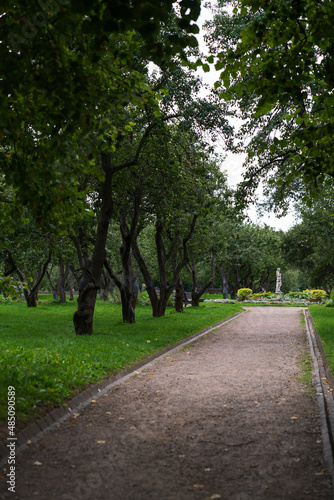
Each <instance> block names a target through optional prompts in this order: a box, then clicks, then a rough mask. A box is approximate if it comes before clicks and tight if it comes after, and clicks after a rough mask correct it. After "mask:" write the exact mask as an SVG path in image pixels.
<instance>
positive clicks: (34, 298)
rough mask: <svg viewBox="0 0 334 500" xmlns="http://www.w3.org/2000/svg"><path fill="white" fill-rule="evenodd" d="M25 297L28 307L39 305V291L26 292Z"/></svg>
mask: <svg viewBox="0 0 334 500" xmlns="http://www.w3.org/2000/svg"><path fill="white" fill-rule="evenodd" d="M25 299H26V301H27V306H28V307H37V303H38V291H35V292H31V293H27V294H25Z"/></svg>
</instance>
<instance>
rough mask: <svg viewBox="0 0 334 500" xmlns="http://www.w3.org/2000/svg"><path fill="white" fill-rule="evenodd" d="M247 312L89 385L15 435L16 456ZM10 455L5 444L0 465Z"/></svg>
mask: <svg viewBox="0 0 334 500" xmlns="http://www.w3.org/2000/svg"><path fill="white" fill-rule="evenodd" d="M245 312H246V310H244V311H241V312H239V313H236V314H234V315H233V316H230V317H229V318H226V319H224V320H222V321H220V322H219V323H216V324H215V325H213V326H209V327H208V328H205V329H204V330H201V331H200V332H197V333H194V334H193V335H190V336H189V337H186V338H185V339H181V340H179V341H178V342H176V344H173V345H171V346H167V347H165V348H163V349H161V350H159V351H157V352H155V353H153V354H151V355H150V356H148V357H146V358H144V359H142V360H141V361H139V362H138V363H135V364H134V365H131V366H130V367H128V368H125V369H124V370H122V371H121V372H119V373H118V374H116V375H114V376H113V377H110V378H108V379H104V380H102V381H101V382H98V383H97V384H94V385H92V386H90V387H89V388H87V389H86V390H84V391H83V392H81V393H79V394H78V395H77V396H75V397H74V398H73V399H71V400H70V401H68V403H67V407H66V408H65V407H63V406H61V407H59V408H56V409H55V410H53V411H51V412H50V413H48V414H47V415H46V416H45V417H43V418H42V419H39V420H37V421H36V422H33V423H32V424H30V425H29V426H28V427H26V428H25V429H23V430H22V431H21V432H20V433H19V434H18V435H17V436H16V448H15V453H16V455H17V454H18V453H19V452H20V451H21V450H24V449H25V448H27V447H28V446H29V445H30V444H31V443H32V442H34V441H36V440H37V439H39V438H40V437H42V436H43V435H44V434H45V433H46V432H48V431H49V430H51V429H53V428H55V427H58V426H59V425H60V424H61V423H62V422H63V421H64V420H66V419H67V418H69V417H71V416H73V415H74V414H75V413H77V412H78V411H80V410H82V409H83V408H85V407H86V406H88V405H89V404H90V403H91V401H92V400H93V399H98V398H100V397H101V396H103V395H104V394H106V393H107V392H108V391H109V390H110V389H112V388H113V387H115V386H117V385H120V384H122V383H123V382H126V380H128V379H129V378H130V377H132V376H133V375H134V374H135V372H137V373H138V372H141V371H143V370H144V369H146V368H147V367H149V366H150V365H151V364H154V363H156V362H157V361H158V360H160V359H162V358H164V357H165V356H166V354H169V353H172V352H174V351H176V350H178V349H181V348H182V347H184V346H186V345H188V344H191V343H192V342H195V341H196V340H197V339H199V338H201V337H203V336H204V335H206V334H207V333H210V332H212V331H213V330H216V329H217V328H220V327H221V326H222V325H224V324H225V323H228V322H229V321H233V320H234V319H236V318H237V317H238V316H240V315H241V314H244V313H245ZM27 441H29V444H27ZM8 455H9V453H8V448H7V446H6V444H4V443H2V444H0V466H2V465H5V464H6V461H7V458H8Z"/></svg>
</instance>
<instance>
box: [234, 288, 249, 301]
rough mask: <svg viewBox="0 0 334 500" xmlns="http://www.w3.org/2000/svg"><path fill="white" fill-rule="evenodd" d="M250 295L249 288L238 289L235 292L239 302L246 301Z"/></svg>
mask: <svg viewBox="0 0 334 500" xmlns="http://www.w3.org/2000/svg"><path fill="white" fill-rule="evenodd" d="M251 294H252V290H251V289H250V288H239V290H238V292H237V297H238V299H239V300H246V299H248V298H249V296H250V295H251Z"/></svg>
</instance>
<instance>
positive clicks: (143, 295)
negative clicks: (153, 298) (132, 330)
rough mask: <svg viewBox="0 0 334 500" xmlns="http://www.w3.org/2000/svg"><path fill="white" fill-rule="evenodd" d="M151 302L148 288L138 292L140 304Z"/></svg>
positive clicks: (147, 304)
mask: <svg viewBox="0 0 334 500" xmlns="http://www.w3.org/2000/svg"><path fill="white" fill-rule="evenodd" d="M150 303H151V302H150V297H149V295H148V292H147V291H146V290H143V291H142V292H139V293H138V304H140V305H141V306H149V305H150Z"/></svg>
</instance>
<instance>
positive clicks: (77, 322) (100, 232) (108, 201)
mask: <svg viewBox="0 0 334 500" xmlns="http://www.w3.org/2000/svg"><path fill="white" fill-rule="evenodd" d="M101 159H102V169H103V171H104V174H105V177H104V181H103V184H102V190H101V199H102V204H101V212H100V216H99V220H98V225H97V231H96V240H95V245H94V251H93V256H92V260H91V263H90V265H89V268H87V267H85V268H84V269H83V270H84V272H85V276H86V277H87V284H85V286H84V287H83V288H82V289H81V290H79V297H78V299H77V302H78V308H77V310H76V312H75V313H74V315H73V323H74V328H75V333H76V334H77V335H91V334H92V333H93V317H94V309H95V302H96V295H97V290H98V289H99V288H100V278H101V273H102V269H103V263H104V257H105V248H106V242H107V236H108V228H109V221H110V217H111V214H112V167H111V157H110V154H105V153H102V155H101Z"/></svg>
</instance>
